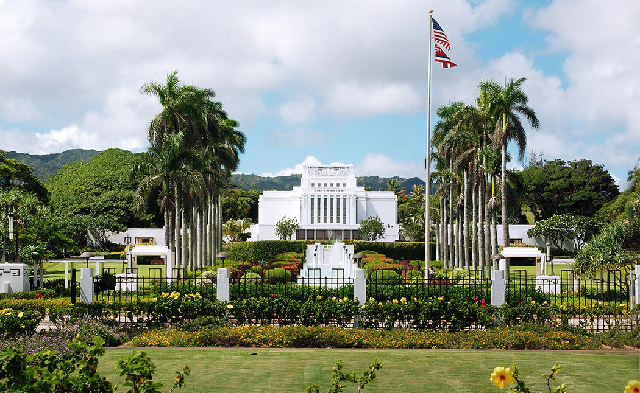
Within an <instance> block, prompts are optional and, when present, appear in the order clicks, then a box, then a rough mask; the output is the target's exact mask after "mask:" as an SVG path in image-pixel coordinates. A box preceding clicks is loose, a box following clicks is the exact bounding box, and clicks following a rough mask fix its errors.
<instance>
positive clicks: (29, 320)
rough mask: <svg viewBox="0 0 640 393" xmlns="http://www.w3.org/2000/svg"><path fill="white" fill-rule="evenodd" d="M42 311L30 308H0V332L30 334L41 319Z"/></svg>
mask: <svg viewBox="0 0 640 393" xmlns="http://www.w3.org/2000/svg"><path fill="white" fill-rule="evenodd" d="M42 318H43V313H41V312H40V311H32V310H12V309H10V308H5V309H0V334H2V333H6V334H10V335H17V334H28V335H31V334H33V333H34V332H35V331H36V328H37V327H38V325H39V324H40V321H42Z"/></svg>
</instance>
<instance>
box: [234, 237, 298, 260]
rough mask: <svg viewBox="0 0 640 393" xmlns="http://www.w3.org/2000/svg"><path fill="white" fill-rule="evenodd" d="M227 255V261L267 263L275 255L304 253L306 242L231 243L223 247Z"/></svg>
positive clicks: (264, 241) (266, 241) (262, 241)
mask: <svg viewBox="0 0 640 393" xmlns="http://www.w3.org/2000/svg"><path fill="white" fill-rule="evenodd" d="M224 250H225V251H226V252H228V253H229V259H234V260H248V259H257V260H261V261H268V260H271V259H274V258H275V257H276V255H278V254H282V253H285V252H299V253H303V254H304V253H305V252H306V251H307V241H305V240H260V241H255V242H240V243H231V244H226V245H225V246H224Z"/></svg>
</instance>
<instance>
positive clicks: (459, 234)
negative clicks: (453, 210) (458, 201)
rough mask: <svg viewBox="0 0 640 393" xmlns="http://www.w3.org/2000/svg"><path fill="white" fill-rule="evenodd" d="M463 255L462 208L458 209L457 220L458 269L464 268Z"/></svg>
mask: <svg viewBox="0 0 640 393" xmlns="http://www.w3.org/2000/svg"><path fill="white" fill-rule="evenodd" d="M462 254H463V253H462V206H460V207H459V208H458V219H457V220H456V267H459V268H462V267H464V261H463V260H462Z"/></svg>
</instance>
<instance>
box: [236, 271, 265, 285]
mask: <svg viewBox="0 0 640 393" xmlns="http://www.w3.org/2000/svg"><path fill="white" fill-rule="evenodd" d="M261 280H262V276H260V275H259V274H258V273H254V272H246V273H245V274H244V275H243V276H242V278H240V282H243V283H244V282H260V281H261Z"/></svg>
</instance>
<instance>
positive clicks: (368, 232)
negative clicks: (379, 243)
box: [359, 216, 385, 241]
mask: <svg viewBox="0 0 640 393" xmlns="http://www.w3.org/2000/svg"><path fill="white" fill-rule="evenodd" d="M359 231H360V236H361V237H362V238H363V239H364V240H369V241H375V240H378V239H380V238H381V237H382V236H384V232H385V227H384V223H383V222H382V221H381V220H380V217H378V216H372V217H368V218H367V219H365V220H363V221H361V222H360V229H359Z"/></svg>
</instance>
